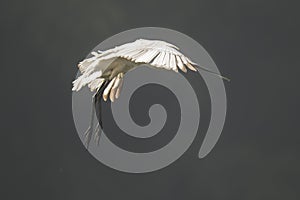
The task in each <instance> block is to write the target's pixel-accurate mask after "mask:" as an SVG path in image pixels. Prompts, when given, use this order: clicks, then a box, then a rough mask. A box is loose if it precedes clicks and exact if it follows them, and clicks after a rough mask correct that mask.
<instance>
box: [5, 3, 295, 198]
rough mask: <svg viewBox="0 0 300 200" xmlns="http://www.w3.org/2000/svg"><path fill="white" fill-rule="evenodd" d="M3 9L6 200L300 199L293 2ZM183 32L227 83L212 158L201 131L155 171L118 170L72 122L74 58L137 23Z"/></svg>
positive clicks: (29, 5) (21, 6) (27, 5)
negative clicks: (203, 152) (88, 145)
mask: <svg viewBox="0 0 300 200" xmlns="http://www.w3.org/2000/svg"><path fill="white" fill-rule="evenodd" d="M0 9H1V14H0V15H1V18H0V21H1V32H0V35H1V37H0V40H1V47H0V48H1V67H0V74H1V78H0V82H1V86H2V87H1V115H0V116H1V140H0V141H1V149H2V150H1V170H0V171H1V172H0V175H1V178H0V180H1V189H0V191H1V192H0V196H1V197H0V198H1V199H21V198H22V199H72V200H75V199H126V200H127V199H133V200H135V199H144V200H147V199H149V200H150V199H151V200H152V199H180V200H182V199H213V200H214V199H229V200H233V199H239V200H240V199H249V200H250V199H251V200H253V199H273V200H274V199H289V200H292V199H299V198H300V192H299V189H297V188H299V176H300V170H299V168H300V160H299V152H300V146H299V143H300V135H299V133H300V132H299V128H298V124H297V122H298V121H299V113H298V112H299V100H300V94H299V89H298V87H299V82H298V79H299V72H300V66H299V64H300V62H299V58H298V54H299V44H300V43H299V42H300V39H299V35H300V23H299V22H300V20H299V17H300V14H299V12H298V9H299V3H298V2H297V1H271V0H270V1H266V0H265V1H258V0H257V1H254V0H251V1H250V0H245V1H237V0H229V1H217V0H197V1H196V0H195V1H192V0H185V1H158V0H151V1H114V0H107V1H100V0H92V1H83V0H81V1H79V0H72V1H71V0H61V1H44V0H27V1H21V0H18V1H16V0H11V1H8V0H4V1H1V2H0ZM146 26H155V27H165V28H170V29H174V30H177V31H180V32H182V33H185V34H187V35H189V36H190V37H192V38H193V39H195V40H196V41H198V42H199V43H200V44H201V45H202V46H203V47H204V48H205V49H206V50H207V51H208V52H209V54H210V55H211V57H212V58H213V59H214V61H215V62H216V64H217V66H218V67H219V70H220V71H221V72H222V74H224V75H226V76H228V77H230V78H231V79H232V81H231V82H230V83H226V84H225V85H226V90H227V98H228V113H227V115H228V116H227V121H226V123H225V127H224V130H223V133H222V135H221V138H220V139H219V141H218V143H217V145H216V146H215V147H214V149H213V151H212V152H211V153H210V154H209V155H208V156H207V157H205V158H204V159H201V160H200V159H197V157H196V156H197V151H198V150H199V147H200V146H199V145H200V141H199V140H198V141H195V142H194V144H193V145H192V146H191V147H190V148H189V150H188V151H187V152H186V154H184V156H182V157H181V158H180V159H179V160H177V161H176V162H175V163H173V164H172V165H170V166H169V167H167V168H164V169H162V170H159V171H156V172H153V173H147V174H127V173H122V172H118V171H115V170H113V169H110V168H108V167H106V166H104V165H103V164H101V163H100V162H98V161H97V160H96V159H94V158H93V157H92V155H90V154H89V153H88V152H87V151H86V149H85V147H84V146H83V145H82V143H81V141H80V139H79V137H78V135H77V133H76V130H75V126H74V122H73V117H72V108H71V95H72V92H71V82H72V80H73V79H74V77H75V75H76V72H77V67H76V65H77V63H78V61H80V60H82V59H83V58H84V57H85V56H86V55H87V54H88V53H89V51H90V50H91V49H92V48H94V47H95V46H96V45H97V44H98V43H100V42H101V41H103V40H105V39H106V38H108V37H110V36H111V35H114V34H117V33H119V32H121V31H125V30H127V29H131V28H136V27H146Z"/></svg>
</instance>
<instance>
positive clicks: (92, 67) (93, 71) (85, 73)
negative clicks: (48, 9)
mask: <svg viewBox="0 0 300 200" xmlns="http://www.w3.org/2000/svg"><path fill="white" fill-rule="evenodd" d="M92 55H93V56H92V57H91V58H87V59H84V60H83V61H82V62H80V63H79V65H78V67H79V70H80V72H81V73H82V75H81V76H80V77H78V78H77V79H76V80H75V81H74V82H73V91H78V90H80V89H81V88H82V87H84V86H85V85H88V87H89V88H90V89H91V91H95V90H97V89H99V88H100V87H101V85H102V84H103V83H104V81H105V80H108V81H112V80H113V78H114V77H116V76H117V75H118V74H125V73H126V72H128V71H129V70H132V69H133V68H135V67H138V66H139V65H141V64H148V65H149V66H152V67H156V68H163V69H167V70H173V71H175V72H178V69H179V70H181V71H183V72H186V71H187V69H186V68H189V69H191V70H193V71H196V68H195V67H194V66H193V65H196V63H194V62H192V61H191V60H190V59H189V58H187V57H186V56H184V55H183V54H182V53H181V52H180V51H179V48H178V47H176V46H175V45H173V44H170V43H167V42H164V41H159V40H145V39H138V40H136V41H134V42H132V43H127V44H123V45H121V46H117V47H115V48H112V49H109V50H106V51H99V52H92ZM122 58H123V59H122ZM105 61H106V62H105ZM104 62H105V63H104ZM116 64H117V65H116ZM116 72H119V73H116ZM112 74H113V75H114V76H113V77H111V75H112ZM103 75H105V76H103ZM122 80H123V75H122V78H121V80H120V81H119V80H118V81H117V82H116V84H118V85H120V82H121V81H122ZM109 86H110V87H111V88H113V87H112V86H113V84H110V85H109ZM107 87H108V86H107ZM114 88H115V89H116V86H115V87H114ZM109 92H110V91H109ZM109 92H108V93H109ZM107 95H108V94H106V93H105V95H104V97H103V98H104V100H106V96H107ZM110 96H111V97H112V98H110V99H111V100H112V101H113V100H114V99H115V97H116V96H113V95H110Z"/></svg>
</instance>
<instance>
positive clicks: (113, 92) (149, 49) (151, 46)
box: [72, 39, 229, 147]
mask: <svg viewBox="0 0 300 200" xmlns="http://www.w3.org/2000/svg"><path fill="white" fill-rule="evenodd" d="M91 54H92V55H93V56H92V57H90V58H87V59H84V60H83V61H81V62H80V63H79V64H78V68H79V70H80V72H81V74H82V75H81V76H79V77H78V78H77V79H76V80H74V81H73V88H72V90H73V91H79V90H80V89H81V88H82V87H84V86H86V85H87V86H88V87H89V88H90V90H91V91H92V92H93V91H96V92H95V94H94V96H93V104H95V99H97V98H96V97H95V96H97V97H98V96H102V97H103V100H104V101H107V99H108V98H109V99H110V100H111V101H112V102H113V101H115V99H117V98H118V97H119V96H120V92H121V89H122V85H123V77H124V74H125V73H127V72H128V71H130V70H133V69H135V68H136V67H139V66H141V65H147V66H149V67H152V68H156V69H157V68H160V69H166V70H173V71H175V72H177V73H178V71H179V70H181V71H183V72H185V73H186V72H187V69H190V70H192V71H195V72H196V71H197V69H201V70H204V71H207V72H210V73H213V74H215V75H217V76H219V77H220V78H223V79H225V80H229V79H227V78H226V77H223V76H221V75H220V74H217V73H215V72H212V71H210V70H208V69H206V68H204V67H201V66H199V65H197V64H196V63H194V62H192V61H191V60H190V59H189V58H188V57H186V56H185V55H183V54H182V53H181V52H180V51H179V48H178V47H177V46H175V45H173V44H170V43H167V42H164V41H160V40H146V39H138V40H136V41H134V42H131V43H126V44H123V45H121V46H117V47H115V48H112V49H108V50H105V51H98V52H92V53H91ZM178 69H179V70H178ZM94 112H95V108H94V105H92V120H91V124H90V126H89V128H88V130H87V131H86V133H85V139H86V145H87V147H88V145H89V142H90V140H91V135H92V133H93V121H94V119H93V117H94ZM99 123H100V126H101V127H102V124H101V123H102V122H101V119H99ZM99 123H98V124H97V128H96V131H95V140H96V141H97V143H99V139H100V128H99Z"/></svg>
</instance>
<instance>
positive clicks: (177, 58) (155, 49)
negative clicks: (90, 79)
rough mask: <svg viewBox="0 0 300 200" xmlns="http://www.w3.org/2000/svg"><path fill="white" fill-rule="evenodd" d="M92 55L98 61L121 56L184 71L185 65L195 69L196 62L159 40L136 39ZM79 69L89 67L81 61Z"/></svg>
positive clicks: (159, 66) (139, 62)
mask: <svg viewBox="0 0 300 200" xmlns="http://www.w3.org/2000/svg"><path fill="white" fill-rule="evenodd" d="M94 55H95V56H94V57H93V58H92V59H93V60H98V61H101V60H108V59H112V58H117V57H121V58H125V59H127V60H129V61H132V62H135V63H137V64H149V65H151V66H154V67H157V68H164V69H167V70H174V71H176V72H178V68H179V69H181V70H182V71H184V72H186V71H187V69H186V67H187V68H189V69H191V70H193V71H196V69H195V68H194V67H193V65H196V63H194V62H192V61H191V60H190V59H189V58H188V57H186V56H185V55H183V54H182V53H181V52H180V51H179V48H178V47H177V46H175V45H173V44H170V43H167V42H164V41H159V40H145V39H138V40H136V41H134V42H132V43H127V44H124V45H121V46H117V47H115V48H113V49H109V50H107V51H103V52H99V53H96V52H94ZM81 69H82V70H83V71H85V70H88V69H89V67H87V66H86V65H85V63H82V65H81Z"/></svg>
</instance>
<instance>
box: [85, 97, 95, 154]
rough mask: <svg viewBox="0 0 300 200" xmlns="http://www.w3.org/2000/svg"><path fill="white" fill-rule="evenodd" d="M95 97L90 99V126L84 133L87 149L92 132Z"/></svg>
mask: <svg viewBox="0 0 300 200" xmlns="http://www.w3.org/2000/svg"><path fill="white" fill-rule="evenodd" d="M95 96H96V94H94V95H93V97H92V111H91V122H90V126H89V127H88V129H87V130H86V131H85V133H84V140H85V146H86V148H87V149H88V148H89V144H90V141H91V137H92V133H93V131H94V117H95Z"/></svg>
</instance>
